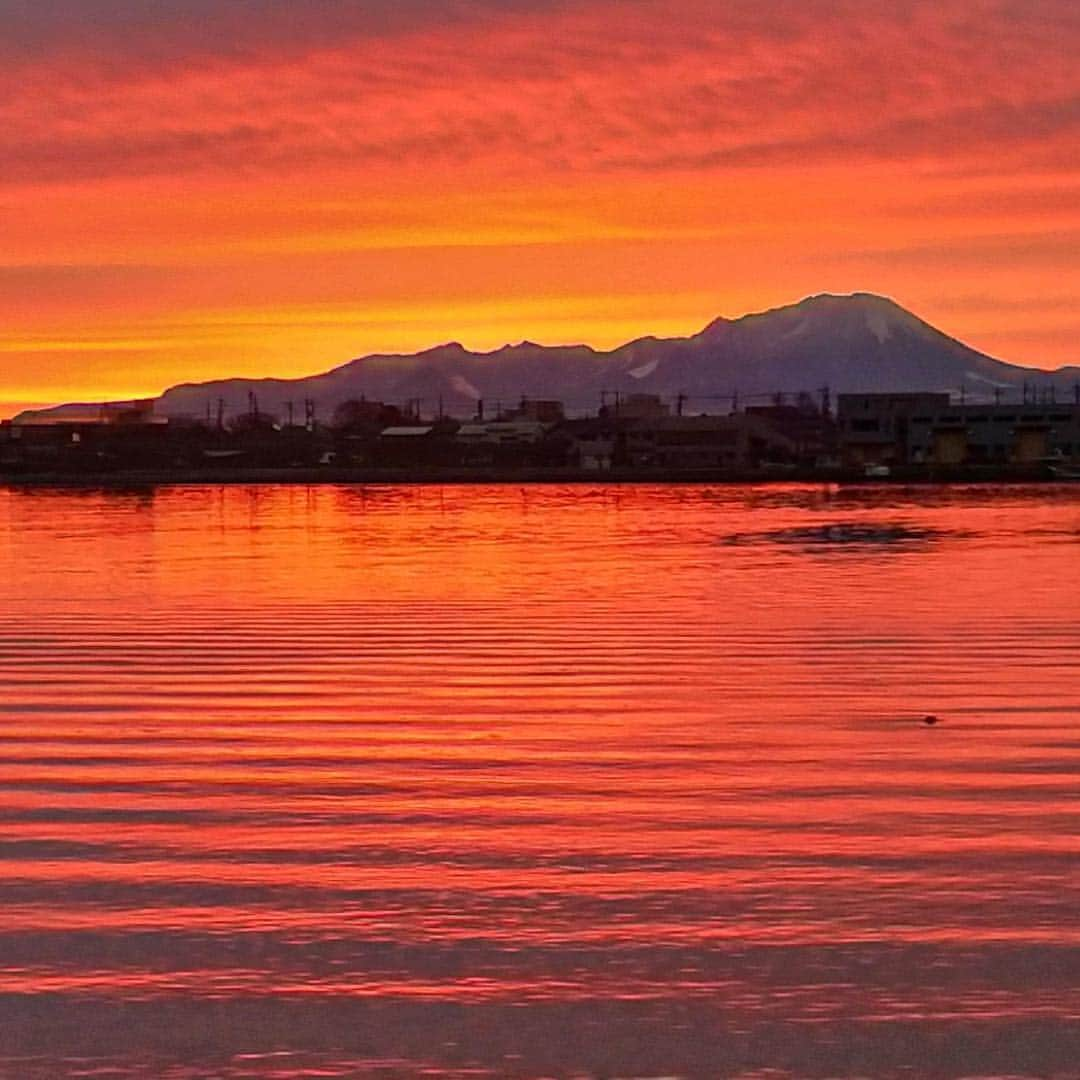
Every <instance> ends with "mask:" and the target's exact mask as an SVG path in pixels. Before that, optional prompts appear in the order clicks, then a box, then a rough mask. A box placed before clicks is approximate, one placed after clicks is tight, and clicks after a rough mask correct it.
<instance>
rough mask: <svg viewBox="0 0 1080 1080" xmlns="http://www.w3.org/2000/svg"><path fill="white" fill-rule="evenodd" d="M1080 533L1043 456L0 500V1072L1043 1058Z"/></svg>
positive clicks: (1062, 831) (1065, 1027)
mask: <svg viewBox="0 0 1080 1080" xmlns="http://www.w3.org/2000/svg"><path fill="white" fill-rule="evenodd" d="M1078 554H1080V490H1078V489H1077V488H1076V487H1073V488H1071V489H1070V488H1068V487H1059V488H1050V487H1038V488H1035V487H1033V488H1023V487H1013V488H967V489H964V488H955V489H938V490H933V489H903V490H901V489H896V488H887V487H886V488H878V489H872V488H866V489H861V490H855V489H828V488H821V487H795V486H792V487H762V488H732V487H709V488H693V487H685V488H682V487H677V488H651V487H618V488H605V487H595V488H588V487H566V488H560V487H528V488H516V487H489V488H469V487H448V488H438V487H413V488H404V487H402V488H395V487H386V488H375V487H372V488H344V487H343V488H316V489H304V488H290V487H233V488H221V489H217V488H210V489H198V488H176V489H166V490H160V491H158V492H156V493H152V494H151V493H139V492H135V493H106V492H82V493H79V492H38V493H29V492H19V491H0V568H2V570H3V575H2V577H0V604H2V609H3V616H4V617H3V620H2V623H0V1076H3V1077H4V1078H8V1077H11V1078H17V1080H24V1078H25V1080H39V1078H46V1077H48V1078H54V1077H76V1076H83V1077H95V1078H135V1077H138V1078H144V1077H146V1078H149V1077H169V1078H181V1077H183V1078H190V1077H221V1078H227V1080H237V1078H241V1077H276V1078H284V1077H345V1076H378V1077H398V1076H400V1077H407V1076H416V1075H424V1076H428V1077H482V1076H512V1077H522V1078H524V1077H541V1076H567V1077H569V1076H597V1077H599V1076H626V1077H629V1076H634V1077H652V1076H687V1077H706V1076H709V1077H711V1076H743V1077H765V1076H768V1077H788V1076H806V1077H825V1076H831V1077H841V1076H843V1077H855V1076H875V1077H890V1076H905V1077H961V1076H971V1077H975V1076H980V1077H983V1076H986V1077H988V1076H1010V1077H1019V1076H1025V1077H1027V1076H1039V1077H1045V1076H1056V1077H1075V1076H1080V1067H1078V1065H1077V1063H1078V1062H1080V1024H1078V1021H1080V858H1078V855H1080V802H1078V799H1077V789H1078V779H1080V775H1078V774H1080V727H1078V723H1077V722H1078V720H1080V600H1078V598H1080V558H1078ZM927 713H934V714H937V715H938V716H940V717H941V719H942V723H940V724H939V725H937V726H935V727H927V726H925V725H924V724H923V723H922V722H921V719H922V717H923V716H924V715H925V714H927Z"/></svg>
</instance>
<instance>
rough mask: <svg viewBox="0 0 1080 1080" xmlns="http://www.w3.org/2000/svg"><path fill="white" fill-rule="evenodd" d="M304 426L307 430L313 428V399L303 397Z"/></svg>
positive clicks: (312, 429)
mask: <svg viewBox="0 0 1080 1080" xmlns="http://www.w3.org/2000/svg"><path fill="white" fill-rule="evenodd" d="M304 427H305V428H306V429H307V430H308V431H314V430H315V399H314V398H304Z"/></svg>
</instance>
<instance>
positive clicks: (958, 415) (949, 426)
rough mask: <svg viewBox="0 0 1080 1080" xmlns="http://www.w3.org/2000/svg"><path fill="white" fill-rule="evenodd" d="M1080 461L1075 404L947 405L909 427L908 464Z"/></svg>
mask: <svg viewBox="0 0 1080 1080" xmlns="http://www.w3.org/2000/svg"><path fill="white" fill-rule="evenodd" d="M1055 459H1058V460H1064V461H1074V460H1077V459H1080V405H1057V404H1046V403H1043V404H1035V403H1030V404H1019V405H1015V404H1014V405H1001V404H998V405H954V404H953V405H949V406H947V407H945V408H939V409H936V410H933V411H930V410H927V411H921V412H919V413H917V414H915V415H912V417H911V418H910V420H909V422H908V461H909V462H911V463H912V464H921V463H928V464H934V465H1034V464H1038V463H1040V462H1046V461H1052V460H1055Z"/></svg>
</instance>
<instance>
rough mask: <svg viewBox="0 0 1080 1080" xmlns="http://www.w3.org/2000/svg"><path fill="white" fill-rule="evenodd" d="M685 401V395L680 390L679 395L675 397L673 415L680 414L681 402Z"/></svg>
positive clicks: (681, 409)
mask: <svg viewBox="0 0 1080 1080" xmlns="http://www.w3.org/2000/svg"><path fill="white" fill-rule="evenodd" d="M685 402H686V395H685V394H684V393H683V392H682V391H681V390H680V391H679V396H678V397H677V398H676V399H675V415H676V416H682V411H683V404H684V403H685Z"/></svg>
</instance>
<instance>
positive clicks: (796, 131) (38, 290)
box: [0, 0, 1080, 416]
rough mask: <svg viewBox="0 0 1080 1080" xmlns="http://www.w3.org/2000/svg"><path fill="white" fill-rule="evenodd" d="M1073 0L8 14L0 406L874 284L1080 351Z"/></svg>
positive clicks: (1, 107) (1027, 355)
mask: <svg viewBox="0 0 1080 1080" xmlns="http://www.w3.org/2000/svg"><path fill="white" fill-rule="evenodd" d="M1078 57H1080V4H1078V3H1076V0H1025V2H1023V3H1019V2H1015V0H933V2H920V0H827V2H826V0H753V2H743V0H731V2H725V0H667V2H663V3H656V2H652V0H640V2H639V0H617V2H606V0H576V2H574V3H562V2H558V0H461V2H451V0H362V2H361V0H352V2H350V0H333V2H332V0H305V2H303V3H299V2H296V0H227V2H222V0H154V2H148V0H52V2H49V3H43V2H41V0H0V166H2V167H0V416H4V415H9V414H10V413H11V412H13V411H17V410H18V409H19V408H20V407H22V406H24V405H28V404H42V403H48V402H55V401H63V400H72V399H85V400H98V399H101V398H107V397H112V398H118V397H128V396H136V395H144V394H146V395H149V394H154V393H157V392H159V391H161V390H163V389H164V388H166V387H167V386H169V385H170V384H172V383H175V382H178V381H188V380H197V379H206V378H213V377H218V376H226V375H301V374H308V373H312V372H316V371H319V370H324V369H326V368H329V367H331V366H334V365H337V364H340V363H343V362H345V361H346V360H348V359H350V358H352V357H355V356H358V355H362V354H364V353H368V352H374V351H412V350H415V349H417V348H423V347H427V346H430V345H434V344H437V343H439V342H443V341H447V340H451V339H454V340H460V341H462V342H463V343H464V344H465V345H466V346H468V347H471V348H477V349H487V348H495V347H497V346H499V345H501V344H503V343H505V342H506V341H518V340H521V339H523V338H528V339H531V340H534V341H541V342H544V343H549V344H557V343H569V342H579V341H584V342H588V343H590V344H593V345H596V346H611V345H615V344H618V343H620V342H622V341H624V340H627V339H630V338H632V337H634V336H638V335H641V334H645V333H656V334H661V335H664V334H685V333H691V332H695V331H696V330H698V329H700V328H701V327H702V326H704V325H705V324H706V323H707V322H708V321H710V320H711V319H712V318H714V317H715V316H717V315H721V314H722V315H728V316H736V315H740V314H743V313H745V312H748V311H754V310H760V309H763V308H766V307H770V306H776V305H778V304H782V303H787V302H790V301H793V300H796V299H798V298H800V297H802V296H805V295H807V294H809V293H815V292H822V291H830V292H850V291H856V290H865V291H872V292H879V293H884V294H887V295H890V296H892V297H893V298H895V299H896V300H897V301H899V302H900V303H901V304H903V305H904V306H906V307H908V308H910V309H912V310H914V311H915V312H916V313H918V314H919V315H921V316H922V317H924V318H926V319H927V320H928V321H930V322H932V323H934V324H935V325H937V326H939V327H940V328H941V329H943V330H945V331H947V332H948V333H951V334H953V335H955V336H957V337H960V338H962V339H963V340H965V341H967V342H968V343H969V344H971V345H973V346H975V347H977V348H979V349H982V350H983V351H985V352H988V353H990V354H991V355H995V356H998V357H1000V358H1001V359H1006V360H1011V361H1013V362H1017V363H1024V364H1030V365H1033V366H1039V367H1046V368H1051V367H1057V366H1059V365H1062V364H1067V363H1080V60H1078Z"/></svg>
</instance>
